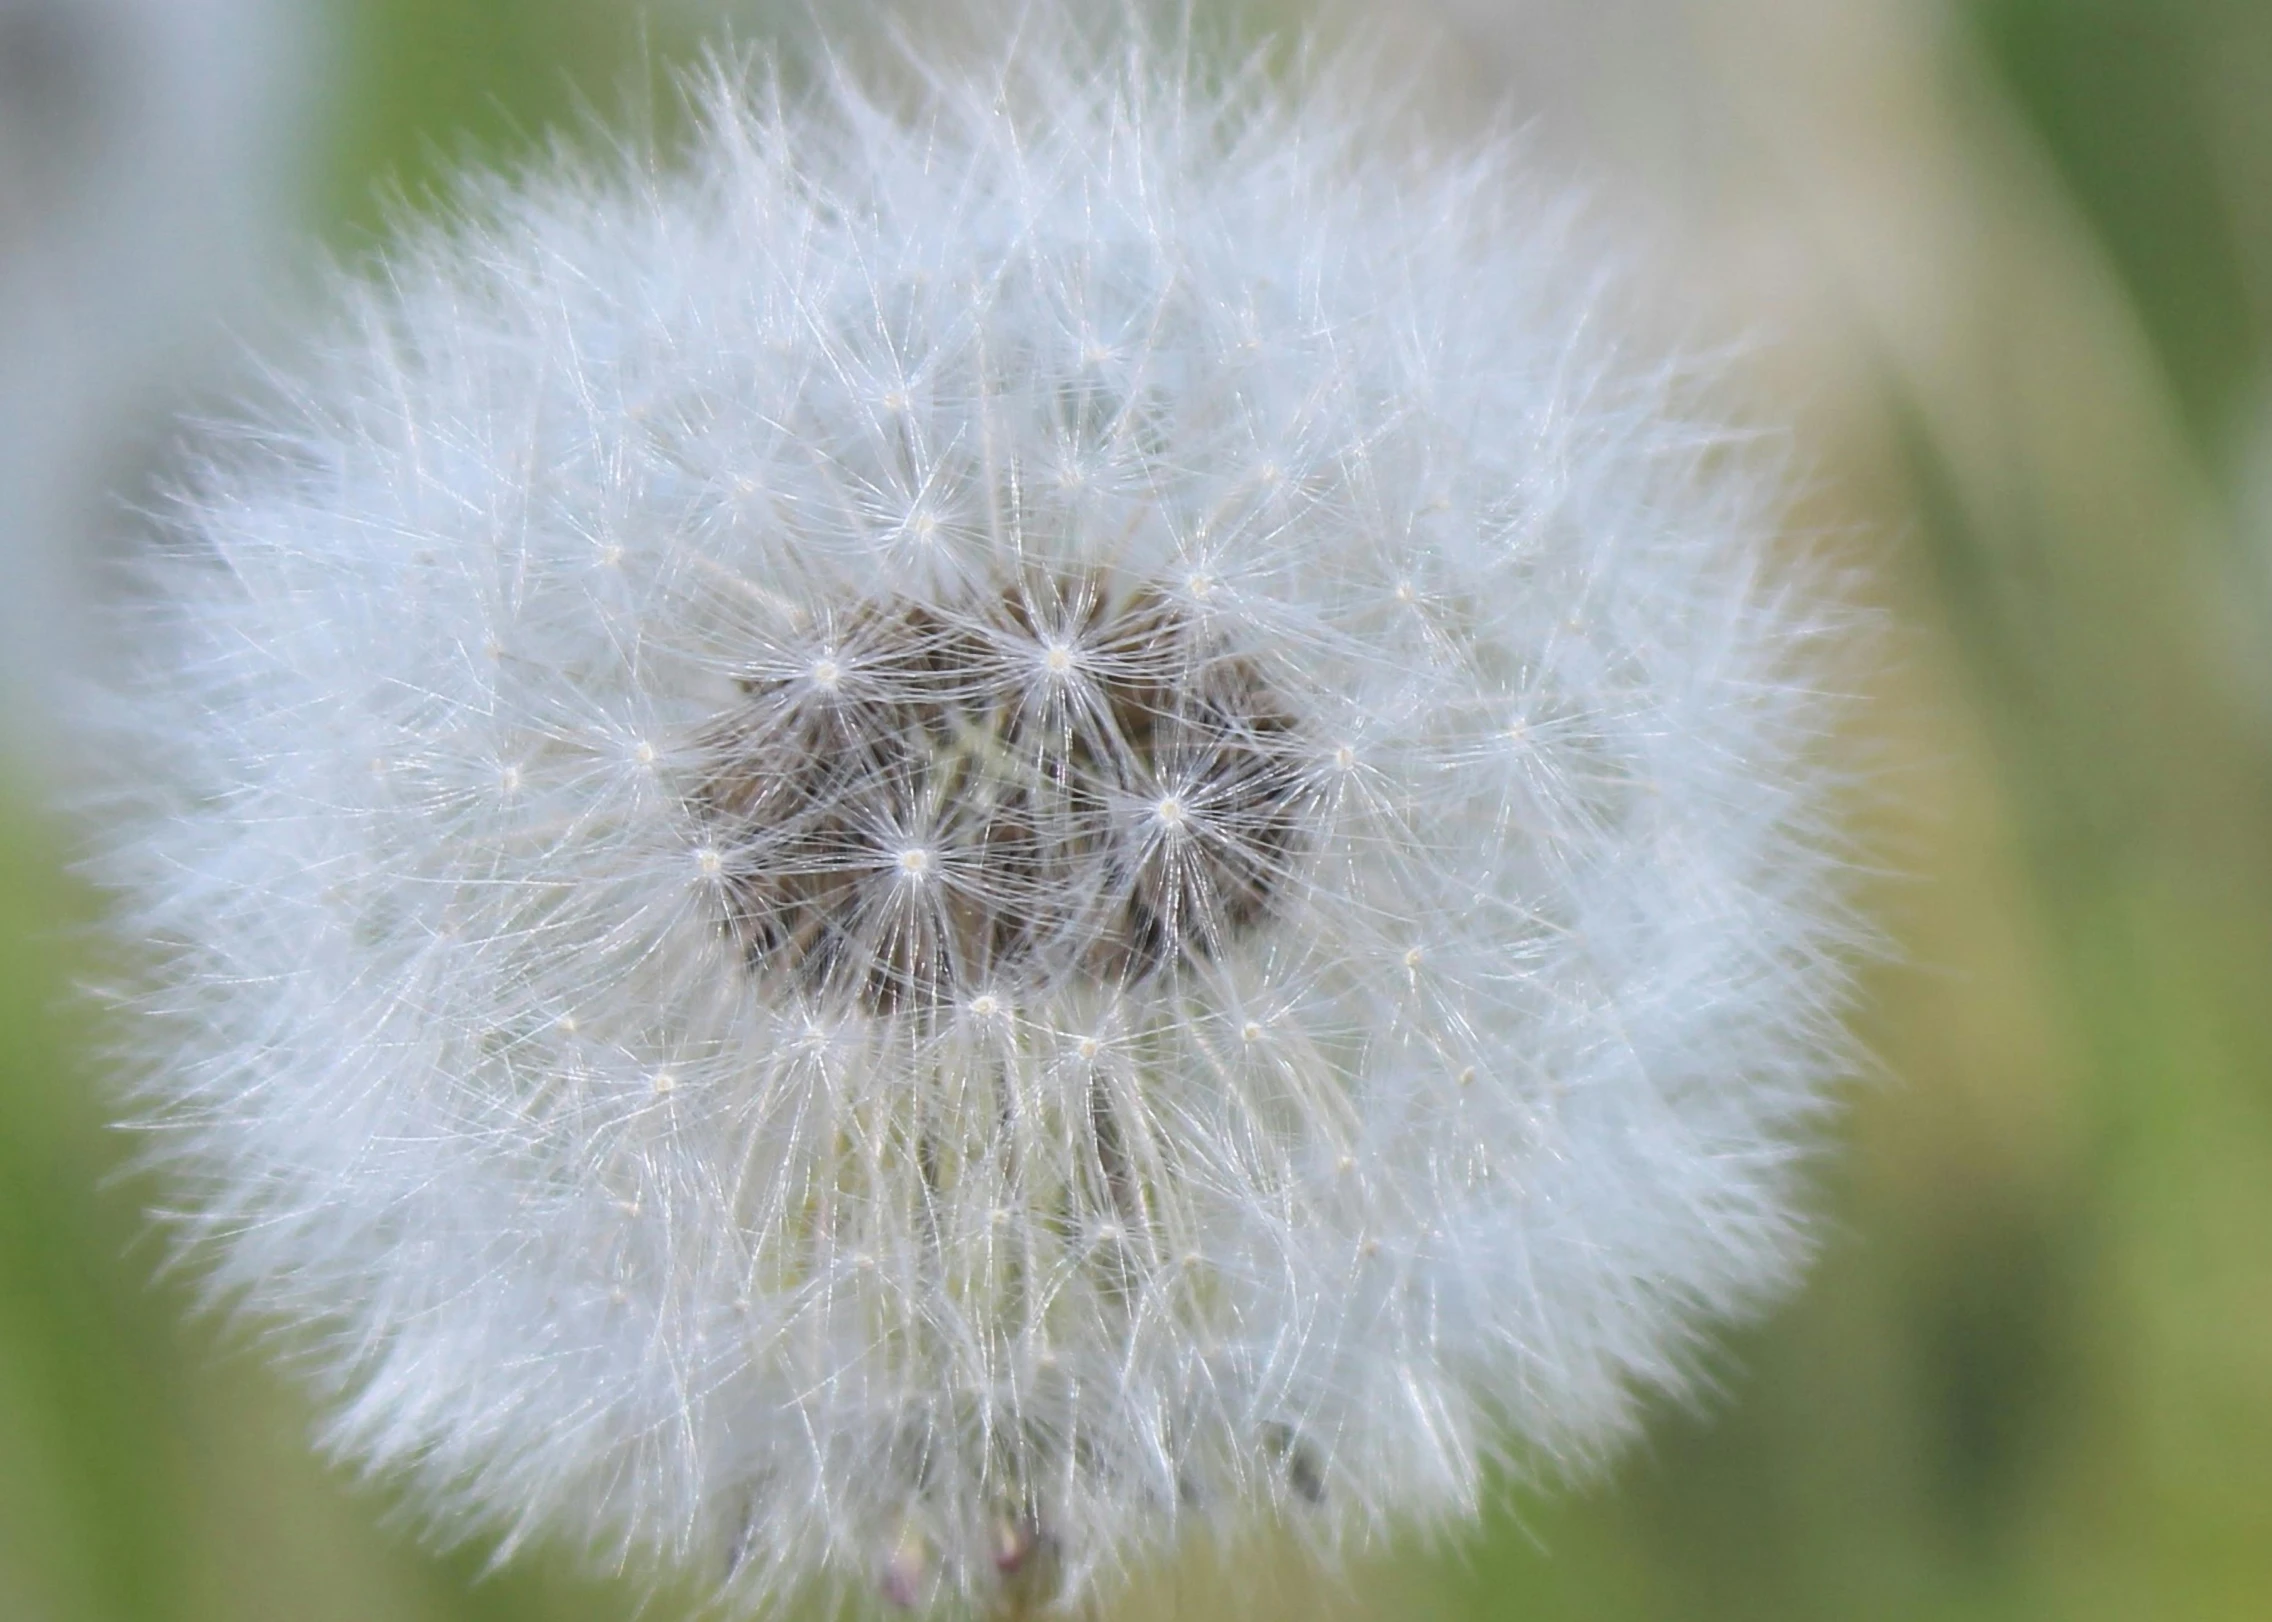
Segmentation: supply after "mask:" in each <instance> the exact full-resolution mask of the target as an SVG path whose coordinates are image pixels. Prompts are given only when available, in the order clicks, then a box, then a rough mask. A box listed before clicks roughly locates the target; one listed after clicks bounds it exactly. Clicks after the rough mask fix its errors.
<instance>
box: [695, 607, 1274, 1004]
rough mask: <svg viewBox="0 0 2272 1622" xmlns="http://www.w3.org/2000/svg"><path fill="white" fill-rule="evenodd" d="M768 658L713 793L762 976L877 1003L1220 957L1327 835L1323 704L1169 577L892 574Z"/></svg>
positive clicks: (720, 746)
mask: <svg viewBox="0 0 2272 1622" xmlns="http://www.w3.org/2000/svg"><path fill="white" fill-rule="evenodd" d="M810 641H811V645H810V647H809V648H808V649H805V650H803V652H804V654H805V657H804V659H803V662H802V664H801V667H797V668H793V669H791V670H790V671H788V672H785V673H775V672H769V673H767V674H764V675H757V676H750V677H746V678H744V680H743V681H742V691H743V697H742V699H741V700H740V702H738V703H737V704H735V705H734V707H733V708H731V709H730V710H728V711H727V712H726V713H724V714H723V715H721V716H719V717H718V718H717V719H716V720H715V721H713V722H712V723H711V725H710V726H709V727H708V728H707V729H706V731H705V732H704V734H703V736H702V740H701V753H702V761H703V768H702V776H701V779H700V782H699V785H698V786H697V787H696V789H695V790H694V792H693V793H692V794H691V795H690V797H689V802H690V805H691V807H692V809H693V811H694V813H695V815H696V816H697V817H698V818H699V819H700V820H701V821H702V822H703V823H704V824H705V825H706V831H707V833H708V836H709V839H710V841H711V845H712V848H714V849H715V850H716V851H717V853H718V857H719V860H718V862H717V864H716V873H715V876H714V877H713V878H712V880H711V882H712V884H713V885H714V887H715V890H716V893H717V895H718V898H719V904H720V908H721V911H722V914H723V922H724V926H725V928H726V931H727V933H728V934H729V936H730V937H731V938H732V939H733V940H734V941H735V942H736V944H737V945H738V946H739V947H740V949H741V952H742V954H743V957H744V958H745V960H746V961H747V963H748V964H749V967H750V969H751V971H752V973H753V974H756V975H758V976H760V977H761V978H765V979H769V980H777V981H779V982H780V983H782V984H785V985H787V986H791V987H794V988H796V989H797V990H799V991H802V992H804V993H806V994H810V995H813V996H815V997H817V998H820V999H822V1000H824V1001H829V1002H837V1003H845V1004H850V1005H853V1006H857V1007H860V1008H863V1009H865V1010H867V1011H869V1012H872V1013H890V1012H894V1011H897V1010H901V1009H907V1008H935V1007H938V1006H940V1005H942V1004H946V1003H950V1002H963V1001H967V1000H969V999H971V998H973V997H974V996H977V995H979V994H980V993H981V992H982V990H983V989H985V988H990V987H997V986H999V987H1004V988H1011V989H1020V990H1032V989H1037V988H1041V987H1047V986H1051V985H1056V984H1061V983H1063V982H1064V981H1066V980H1068V979H1071V978H1074V977H1087V978H1090V979H1093V980H1100V981H1115V982H1120V983H1132V982H1135V981H1138V980H1142V979H1145V978H1148V977H1150V976H1154V975H1158V974H1162V973H1168V972H1174V971H1177V970H1179V969H1180V968H1182V967H1183V966H1186V965H1188V964H1191V963H1194V962H1198V961H1203V960H1205V959H1208V958H1211V957H1215V956H1217V955H1219V954H1220V953H1222V952H1223V950H1224V949H1225V948H1226V947H1227V945H1228V944H1229V943H1230V942H1231V941H1232V940H1233V939H1235V938H1236V937H1238V936H1239V935H1241V934H1242V933H1244V932H1247V931H1249V930H1251V929H1252V928H1253V927H1254V926H1255V925H1256V924H1257V923H1258V922H1260V921H1261V920H1262V919H1264V918H1265V917H1266V916H1268V914H1269V913H1270V911H1271V908H1272V906H1273V904H1274V903H1275V902H1276V901H1277V900H1278V899H1279V898H1280V897H1281V896H1282V894H1283V892H1284V889H1285V886H1286V885H1287V883H1288V882H1289V878H1290V868H1291V865H1292V864H1293V863H1294V862H1295V860H1296V858H1297V856H1298V854H1299V850H1300V847H1301V846H1302V844H1303V843H1304V841H1303V837H1302V830H1303V828H1304V826H1305V823H1306V820H1307V817H1308V811H1309V802H1310V799H1311V787H1310V784H1311V777H1312V773H1311V770H1310V767H1309V765H1308V761H1307V754H1308V751H1307V750H1306V749H1305V747H1304V743H1305V740H1304V738H1303V735H1302V728H1301V727H1300V725H1299V724H1298V723H1297V719H1296V717H1295V715H1294V713H1293V711H1292V709H1291V708H1290V707H1289V706H1288V705H1287V703H1286V702H1285V701H1284V700H1283V699H1282V698H1281V697H1280V695H1279V694H1278V693H1277V692H1276V691H1274V690H1273V688H1272V687H1271V685H1270V684H1269V682H1268V681H1267V680H1266V679H1265V677H1264V673H1263V671H1262V670H1261V668H1260V667H1259V665H1258V664H1257V663H1256V662H1255V660H1254V659H1252V658H1251V657H1250V656H1248V655H1246V654H1244V653H1242V652H1241V651H1240V650H1239V649H1238V648H1236V647H1235V646H1234V645H1232V643H1231V641H1230V640H1229V639H1228V638H1227V637H1226V636H1225V635H1224V634H1223V633H1222V632H1220V631H1219V630H1218V629H1216V628H1214V627H1213V626H1211V625H1209V624H1206V623H1203V622H1202V621H1201V620H1200V619H1199V618H1198V617H1197V616H1195V615H1194V614H1193V613H1192V612H1191V611H1189V610H1188V609H1186V608H1184V607H1181V606H1179V605H1177V604H1175V603H1174V602H1172V601H1170V600H1169V599H1167V598H1165V597H1163V596H1162V595H1161V594H1159V593H1158V592H1156V591H1153V590H1150V589H1137V590H1134V591H1132V592H1126V593H1118V594H1116V592H1115V590H1114V584H1113V582H1112V581H1111V580H1109V579H1107V578H1105V577H1102V576H1098V575H1093V574H1091V575H1081V576H1077V577H1073V578H1059V577H1041V578H1036V579H1029V580H1025V581H1022V582H1020V583H1019V584H1017V585H1014V586H1012V587H1009V588H1006V589H1002V590H999V591H993V592H989V593H985V594H982V595H976V596H973V597H972V598H971V599H970V600H969V601H967V602H961V603H953V604H949V605H945V606H941V605H936V604H924V603H917V602H914V601H911V600H907V599H899V598H881V599H877V600H874V601H871V602H867V603H863V604H860V605H858V606H857V607H855V608H853V609H851V610H850V611H848V612H846V613H844V614H843V615H842V616H840V617H839V618H837V619H836V620H834V621H833V622H831V623H828V624H826V625H823V626H821V627H819V628H817V629H816V630H815V631H814V632H813V633H812V635H811V638H810Z"/></svg>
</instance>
